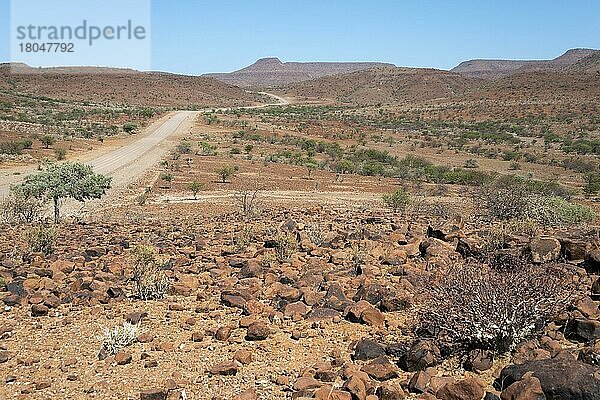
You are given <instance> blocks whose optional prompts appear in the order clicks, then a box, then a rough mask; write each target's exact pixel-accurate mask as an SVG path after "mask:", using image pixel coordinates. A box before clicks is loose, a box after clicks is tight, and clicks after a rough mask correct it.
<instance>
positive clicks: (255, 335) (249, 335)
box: [246, 321, 271, 341]
mask: <svg viewBox="0 0 600 400" xmlns="http://www.w3.org/2000/svg"><path fill="white" fill-rule="evenodd" d="M270 334H271V329H270V328H269V325H268V324H267V323H266V322H262V321H257V322H253V323H252V324H250V326H248V329H247V332H246V340H252V341H255V340H265V339H266V338H268V337H269V335H270Z"/></svg>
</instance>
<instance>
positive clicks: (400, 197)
mask: <svg viewBox="0 0 600 400" xmlns="http://www.w3.org/2000/svg"><path fill="white" fill-rule="evenodd" d="M383 202H384V203H385V204H386V205H387V206H388V207H390V208H392V209H393V210H394V212H396V211H404V209H405V208H406V206H407V205H408V204H409V203H410V196H409V195H408V193H406V191H405V190H404V189H398V190H396V191H395V192H394V193H390V194H384V195H383Z"/></svg>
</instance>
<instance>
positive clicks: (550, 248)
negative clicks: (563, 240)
mask: <svg viewBox="0 0 600 400" xmlns="http://www.w3.org/2000/svg"><path fill="white" fill-rule="evenodd" d="M560 250H561V245H560V242H559V241H558V240H557V239H555V238H551V237H540V238H534V239H532V240H531V242H530V243H529V251H530V252H531V260H532V261H533V262H534V263H538V264H539V263H545V262H550V261H556V260H557V259H558V257H559V256H560Z"/></svg>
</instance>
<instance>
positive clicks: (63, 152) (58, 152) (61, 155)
mask: <svg viewBox="0 0 600 400" xmlns="http://www.w3.org/2000/svg"><path fill="white" fill-rule="evenodd" d="M54 154H55V155H56V159H57V160H58V161H62V160H64V159H65V157H66V156H67V150H66V149H63V148H58V149H54Z"/></svg>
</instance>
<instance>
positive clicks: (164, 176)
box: [160, 172, 173, 187]
mask: <svg viewBox="0 0 600 400" xmlns="http://www.w3.org/2000/svg"><path fill="white" fill-rule="evenodd" d="M160 179H161V180H162V181H164V182H168V183H169V187H170V186H171V182H173V174H172V173H170V172H161V174H160Z"/></svg>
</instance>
